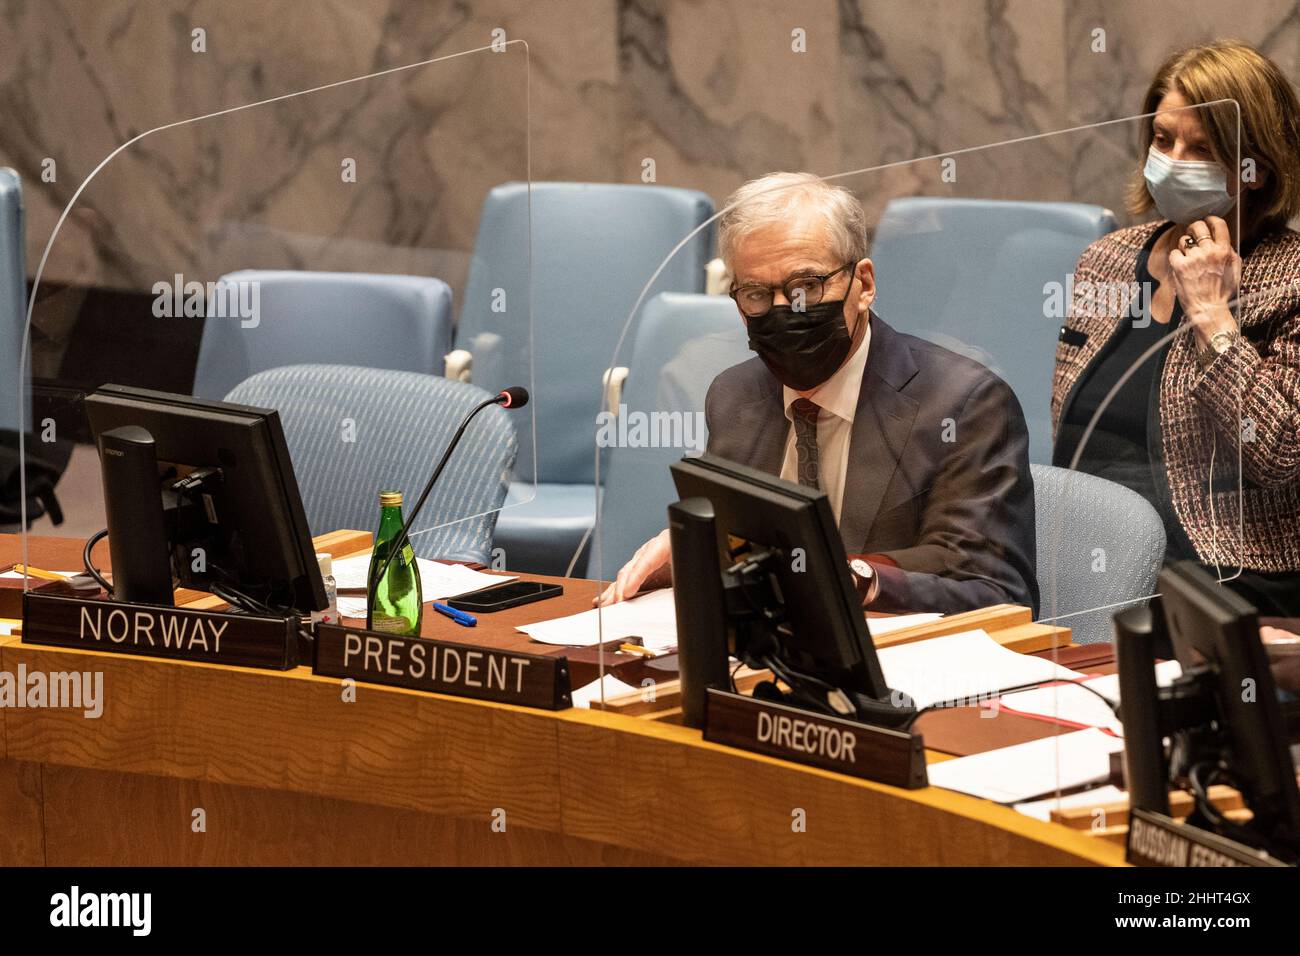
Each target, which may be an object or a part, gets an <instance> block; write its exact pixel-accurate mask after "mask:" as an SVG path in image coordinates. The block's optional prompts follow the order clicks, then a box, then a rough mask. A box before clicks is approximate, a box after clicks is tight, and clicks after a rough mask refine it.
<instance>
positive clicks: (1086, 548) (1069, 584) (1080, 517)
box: [1029, 465, 1165, 644]
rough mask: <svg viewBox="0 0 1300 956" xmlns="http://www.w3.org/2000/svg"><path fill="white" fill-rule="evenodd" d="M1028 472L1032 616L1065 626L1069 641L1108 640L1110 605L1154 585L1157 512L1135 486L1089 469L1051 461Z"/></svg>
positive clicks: (1160, 527) (1158, 556)
mask: <svg viewBox="0 0 1300 956" xmlns="http://www.w3.org/2000/svg"><path fill="white" fill-rule="evenodd" d="M1029 470H1030V473H1031V474H1032V475H1033V480H1034V510H1035V526H1036V527H1035V530H1036V532H1037V535H1038V590H1039V600H1040V604H1041V607H1040V616H1041V617H1042V618H1043V619H1044V620H1050V619H1058V620H1060V623H1061V624H1063V625H1065V626H1068V627H1070V628H1071V629H1072V630H1073V636H1074V641H1075V643H1077V644H1095V643H1098V642H1100V641H1109V640H1111V638H1112V633H1111V617H1112V616H1113V615H1114V614H1115V613H1116V612H1118V611H1121V610H1123V609H1124V608H1123V607H1116V606H1115V605H1120V604H1123V603H1124V602H1136V601H1138V600H1139V599H1140V598H1145V597H1148V596H1149V595H1151V594H1152V593H1153V592H1154V590H1155V585H1156V575H1157V574H1159V572H1160V565H1161V564H1162V563H1163V561H1164V556H1165V528H1164V524H1163V522H1161V520H1160V513H1159V512H1157V511H1156V509H1155V508H1154V507H1152V505H1151V504H1150V502H1148V501H1147V500H1146V499H1145V498H1143V497H1142V496H1141V495H1139V494H1138V493H1137V492H1135V491H1131V490H1129V489H1128V488H1125V487H1124V486H1123V485H1117V484H1115V483H1114V482H1113V481H1107V480H1106V479H1104V478H1098V477H1096V476H1095V475H1089V474H1085V473H1084V472H1081V471H1070V470H1068V469H1066V468H1056V467H1054V466H1052V465H1030V466H1029ZM1092 608H1105V610H1096V611H1094V610H1090V609H1092ZM1080 612H1085V613H1080Z"/></svg>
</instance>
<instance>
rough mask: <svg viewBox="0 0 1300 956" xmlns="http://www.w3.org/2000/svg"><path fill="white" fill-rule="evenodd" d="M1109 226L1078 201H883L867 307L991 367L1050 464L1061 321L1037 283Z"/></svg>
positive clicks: (1032, 455)
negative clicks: (875, 286) (873, 288)
mask: <svg viewBox="0 0 1300 956" xmlns="http://www.w3.org/2000/svg"><path fill="white" fill-rule="evenodd" d="M1115 228H1116V223H1115V217H1114V215H1113V214H1112V213H1111V212H1110V210H1108V209H1103V208H1102V207H1100V206H1089V205H1083V204H1081V203H1039V202H1006V201H1002V200H993V199H936V198H925V197H914V198H906V199H895V200H892V201H891V202H890V203H889V205H888V206H886V207H885V212H884V214H883V215H882V216H881V220H880V223H879V225H878V226H877V229H876V233H875V236H874V237H873V242H872V247H871V259H872V261H873V262H874V263H875V266H876V280H877V282H878V283H879V293H878V295H877V299H876V303H875V309H876V311H877V312H879V313H880V315H881V316H882V317H883V318H884V319H885V321H887V322H889V323H890V324H891V325H893V326H894V327H895V328H896V329H898V330H900V331H902V332H910V333H911V334H913V335H919V336H921V337H922V338H925V339H929V340H931V341H934V342H937V343H939V344H940V345H945V346H947V347H949V348H951V349H953V350H954V351H959V352H962V353H964V354H967V355H970V356H971V357H973V358H976V359H978V360H980V361H982V362H983V363H984V364H985V365H987V366H988V367H989V368H991V369H992V370H993V371H994V372H996V373H997V374H998V375H1000V376H1001V377H1002V378H1003V379H1004V380H1005V381H1006V382H1007V384H1009V385H1010V386H1011V387H1012V389H1014V390H1015V393H1016V395H1017V396H1018V397H1019V399H1020V405H1021V407H1022V408H1023V409H1024V413H1025V419H1026V421H1027V423H1028V425H1029V460H1030V461H1032V462H1039V463H1042V464H1047V463H1050V462H1051V460H1052V429H1051V412H1050V402H1051V396H1052V367H1053V363H1054V361H1055V358H1056V341H1057V337H1058V335H1059V334H1060V329H1061V325H1062V321H1061V318H1058V317H1054V316H1049V315H1047V314H1045V310H1044V301H1045V298H1046V296H1045V293H1044V289H1043V287H1044V286H1045V285H1046V284H1047V283H1049V282H1058V283H1061V284H1062V286H1064V283H1065V281H1066V277H1067V276H1068V275H1069V274H1070V273H1072V272H1073V271H1074V266H1075V263H1076V262H1077V261H1078V258H1079V253H1081V252H1082V251H1083V249H1084V247H1085V246H1087V245H1088V244H1089V243H1090V242H1092V241H1093V240H1095V239H1098V238H1100V237H1101V236H1103V235H1105V234H1106V233H1108V232H1111V231H1113V230H1114V229H1115ZM1066 304H1067V305H1068V302H1067V303H1066Z"/></svg>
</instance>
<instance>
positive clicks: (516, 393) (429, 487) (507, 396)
mask: <svg viewBox="0 0 1300 956" xmlns="http://www.w3.org/2000/svg"><path fill="white" fill-rule="evenodd" d="M527 404H528V389H526V388H523V387H522V386H519V385H512V386H510V387H509V388H503V389H502V390H501V391H500V392H498V393H497V394H496V395H494V396H493V397H492V398H489V399H488V400H487V401H485V402H480V403H479V404H478V405H475V406H474V408H473V409H471V410H470V413H469V414H468V415H466V416H465V420H464V421H463V422H461V423H460V428H458V429H456V434H455V435H453V436H452V438H451V442H450V443H449V444H448V445H447V450H446V451H444V452H443V453H442V459H441V460H440V461H439V462H438V467H437V468H435V469H433V474H432V475H430V476H429V481H428V483H427V484H425V486H424V490H423V491H422V492H420V497H419V498H418V499H417V500H416V502H415V507H414V508H412V509H411V514H410V516H409V517H407V519H406V521H405V522H404V523H403V524H402V531H401V533H400V534H398V536H397V537H396V539H394V543H393V550H392V551H390V552H389V553H388V557H387V558H386V559H385V560H384V564H383V566H382V567H381V568H380V569H379V573H378V574H377V575H375V576H374V577H373V578H371V579H370V581H367V582H366V590H367V592H368V591H369V590H370V587H369V586H370V584H372V583H373V582H375V581H382V580H383V579H384V575H385V574H387V573H388V566H389V565H390V564H392V563H393V558H395V557H397V555H398V554H400V553H401V551H402V549H403V548H404V547H406V544H407V542H408V541H409V540H410V539H409V538H408V537H407V532H408V531H410V530H411V526H412V525H414V524H415V519H416V518H418V517H419V516H420V509H421V508H423V507H424V502H425V500H426V499H427V498H428V497H429V492H431V491H433V486H434V484H435V483H436V482H437V480H438V477H439V476H440V475H441V474H442V470H443V469H444V468H446V467H447V460H448V459H449V458H451V453H452V452H453V451H455V450H456V446H457V445H459V444H460V439H461V436H462V435H464V434H465V429H466V428H468V427H469V423H470V422H471V421H472V420H473V419H474V416H475V415H477V414H478V413H479V412H481V411H483V409H485V408H487V407H488V406H490V405H500V406H502V407H503V408H523V407H524V406H525V405H527ZM416 573H417V574H418V573H419V569H418V567H417V569H416Z"/></svg>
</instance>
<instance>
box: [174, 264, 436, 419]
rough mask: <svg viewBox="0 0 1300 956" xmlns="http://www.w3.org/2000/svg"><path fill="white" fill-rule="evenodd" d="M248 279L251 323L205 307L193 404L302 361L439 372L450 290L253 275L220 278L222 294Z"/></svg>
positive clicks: (285, 273) (290, 274)
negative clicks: (254, 296) (253, 308)
mask: <svg viewBox="0 0 1300 956" xmlns="http://www.w3.org/2000/svg"><path fill="white" fill-rule="evenodd" d="M249 282H256V283H257V288H258V300H259V301H258V305H259V316H258V321H257V324H256V325H252V324H249V325H248V327H245V325H244V323H243V322H241V321H240V319H239V318H220V317H216V316H215V315H214V313H215V312H216V305H217V304H216V303H215V302H213V301H210V302H209V303H208V316H209V317H208V318H206V319H205V320H204V325H203V339H202V341H201V342H200V344H199V361H198V368H197V370H196V372H195V376H194V394H195V395H197V396H198V397H200V398H220V397H221V396H223V395H225V394H226V393H227V392H228V391H230V390H231V389H232V388H234V387H235V386H236V385H237V384H239V383H240V382H242V381H243V380H244V379H246V378H248V377H249V376H250V375H252V374H254V373H256V372H261V371H264V370H266V369H270V368H276V367H277V366H281V365H298V364H302V363H306V362H328V363H331V364H339V365H357V366H364V367H366V368H391V369H398V370H401V371H406V372H422V373H424V374H426V375H440V374H441V373H442V368H443V358H444V356H445V355H446V354H447V352H448V351H449V350H450V348H451V288H450V287H449V286H448V285H447V284H446V283H445V282H443V281H441V280H440V279H429V278H422V277H418V276H399V275H376V274H370V273H363V272H299V271H294V270H272V271H260V270H255V269H247V270H243V271H241V272H232V273H230V274H228V275H225V276H222V277H221V279H220V283H224V284H227V285H226V288H238V286H237V285H235V284H236V283H249ZM213 298H214V299H215V295H214V296H213Z"/></svg>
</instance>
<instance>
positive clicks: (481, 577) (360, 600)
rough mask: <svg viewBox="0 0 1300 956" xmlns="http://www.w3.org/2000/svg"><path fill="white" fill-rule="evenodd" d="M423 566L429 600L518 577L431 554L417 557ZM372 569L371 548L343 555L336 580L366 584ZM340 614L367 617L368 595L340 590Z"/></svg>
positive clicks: (352, 585)
mask: <svg viewBox="0 0 1300 956" xmlns="http://www.w3.org/2000/svg"><path fill="white" fill-rule="evenodd" d="M415 566H416V567H418V568H419V569H420V593H421V595H422V596H423V597H424V600H425V601H426V602H428V601H441V600H443V599H445V598H449V597H455V596H456V595H458V594H469V593H470V592H472V591H481V590H483V589H484V588H490V587H492V586H493V585H497V584H504V583H506V582H507V581H514V580H517V578H518V576H517V575H513V574H487V573H486V572H483V571H475V570H474V569H473V568H467V567H465V565H463V564H443V563H442V562H441V561H430V560H429V559H428V558H416V559H415ZM369 570H370V552H369V551H367V552H365V553H364V554H356V555H352V556H351V557H347V558H340V559H338V560H337V561H335V562H334V582H335V584H336V585H337V586H338V587H339V589H340V590H342V589H343V588H364V587H365V586H366V575H367V574H368V573H369ZM339 614H340V615H341V616H342V617H357V618H360V617H365V616H366V599H365V597H364V596H363V595H355V594H340V595H339Z"/></svg>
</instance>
